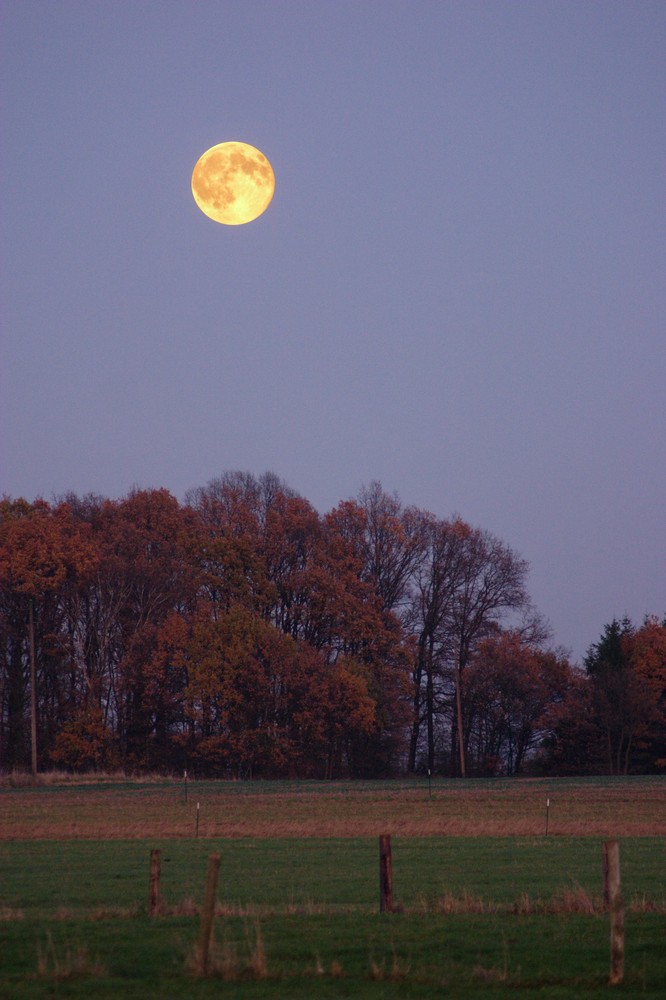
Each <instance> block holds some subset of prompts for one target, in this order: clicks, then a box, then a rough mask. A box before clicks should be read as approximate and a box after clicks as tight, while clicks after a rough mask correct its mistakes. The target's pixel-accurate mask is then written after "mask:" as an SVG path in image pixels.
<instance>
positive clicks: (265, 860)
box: [0, 778, 666, 1000]
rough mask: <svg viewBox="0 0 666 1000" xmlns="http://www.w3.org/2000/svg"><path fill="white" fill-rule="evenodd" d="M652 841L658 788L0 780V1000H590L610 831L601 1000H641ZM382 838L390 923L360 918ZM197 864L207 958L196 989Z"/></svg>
mask: <svg viewBox="0 0 666 1000" xmlns="http://www.w3.org/2000/svg"><path fill="white" fill-rule="evenodd" d="M547 797H549V798H550V811H549V833H548V836H546V835H545V800H546V798H547ZM197 802H199V803H200V810H199V812H200V820H199V836H198V837H194V835H193V834H194V833H195V824H196V803H197ZM442 826H448V829H449V831H452V830H453V829H454V827H455V830H456V835H452V833H451V832H449V833H448V834H447V832H446V830H442ZM525 827H528V828H529V829H528V830H527V831H526V830H525ZM665 827H666V780H664V779H660V778H650V779H629V780H622V779H614V780H607V779H606V780H592V779H588V780H578V781H576V780H571V781H551V782H536V781H535V782H513V783H512V782H479V783H476V782H470V783H468V784H466V785H460V784H456V783H444V782H442V783H440V782H437V783H433V789H432V798H430V796H429V791H428V785H427V782H426V783H423V782H405V783H402V782H401V783H397V784H396V783H390V782H387V783H383V782H372V783H363V784H361V783H359V784H354V783H339V784H337V783H336V784H334V785H325V784H316V783H302V784H298V783H287V782H285V783H277V784H274V785H271V784H266V783H259V782H257V783H233V784H225V783H206V784H204V783H201V784H194V785H192V784H190V785H189V787H188V790H187V802H186V801H185V789H184V786H183V785H182V784H178V783H174V782H171V783H170V782H153V783H147V784H143V783H136V782H122V781H117V782H106V783H104V784H83V785H76V786H73V785H64V784H63V785H59V784H51V785H44V786H41V787H36V788H28V787H26V788H11V787H7V786H5V787H4V788H2V789H0V997H1V998H3V1000H5V998H7V1000H10V998H11V1000H28V998H42V997H53V996H57V997H84V996H86V997H88V996H95V997H96V998H102V1000H103V998H107V997H109V998H111V997H117V996H123V997H128V998H131V997H137V998H139V997H142V998H158V997H159V998H166V997H168V998H171V997H173V998H176V1000H178V998H194V1000H197V998H199V997H201V998H204V997H213V996H220V995H222V996H230V997H234V998H239V1000H244V998H251V997H252V998H259V997H261V998H266V1000H273V998H278V997H279V998H283V997H287V998H291V997H294V998H301V997H303V998H306V997H307V998H314V1000H317V998H319V997H321V998H324V1000H326V998H328V997H331V998H333V997H335V998H338V997H368V998H370V1000H373V998H386V1000H392V998H412V997H413V998H417V997H418V998H429V997H444V996H447V997H456V998H464V997H469V998H477V997H478V998H480V997H493V998H495V997H517V996H521V997H531V996H534V995H536V994H538V996H539V997H544V998H546V1000H554V998H560V997H562V998H564V997H567V998H569V997H583V998H601V997H604V998H606V997H608V996H609V987H608V966H609V927H608V915H607V914H605V913H604V912H603V905H602V898H601V891H602V875H601V843H602V840H603V839H604V838H606V837H617V838H620V843H621V861H622V879H623V894H624V898H625V901H626V904H627V916H626V926H627V944H626V973H625V981H624V983H623V984H622V985H621V986H619V987H614V988H613V990H612V993H613V995H616V994H617V995H620V996H631V997H639V996H640V997H645V998H648V1000H650V998H654V1000H657V998H660V1000H662V998H663V997H664V996H666V949H665V948H664V942H665V941H666V840H664V833H665V832H666V829H665ZM383 832H390V833H391V834H392V835H393V874H394V897H395V899H396V901H397V904H398V907H399V912H397V913H394V914H382V915H380V914H379V913H378V844H377V835H378V834H379V833H383ZM151 848H159V849H160V850H161V852H162V903H163V907H162V912H161V914H160V916H159V917H156V918H150V917H149V916H148V913H147V901H148V868H149V852H150V849H151ZM212 852H217V853H219V854H220V856H221V868H220V879H219V886H218V894H217V898H218V907H217V912H218V916H217V920H216V926H215V938H216V944H215V952H214V955H213V963H212V964H213V975H212V976H211V977H209V978H206V979H201V978H197V977H196V976H195V975H194V973H193V971H192V968H191V959H192V956H193V954H194V950H195V947H196V942H197V936H198V930H199V919H198V915H197V914H198V907H199V904H200V903H201V900H202V897H203V888H204V879H205V873H206V864H207V858H208V855H209V854H210V853H212Z"/></svg>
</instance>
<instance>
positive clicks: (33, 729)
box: [28, 597, 37, 778]
mask: <svg viewBox="0 0 666 1000" xmlns="http://www.w3.org/2000/svg"><path fill="white" fill-rule="evenodd" d="M28 634H29V642H30V749H31V761H32V776H33V778H34V777H36V775H37V662H36V658H35V609H34V599H33V598H32V597H31V598H30V604H29V610H28Z"/></svg>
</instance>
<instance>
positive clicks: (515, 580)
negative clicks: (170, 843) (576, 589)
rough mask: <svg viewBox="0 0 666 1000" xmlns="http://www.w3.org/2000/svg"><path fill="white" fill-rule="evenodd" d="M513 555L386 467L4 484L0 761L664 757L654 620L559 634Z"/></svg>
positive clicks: (236, 769)
mask: <svg viewBox="0 0 666 1000" xmlns="http://www.w3.org/2000/svg"><path fill="white" fill-rule="evenodd" d="M527 575H528V566H527V564H526V562H525V561H524V560H523V559H521V558H520V556H519V555H517V554H516V553H515V552H514V551H513V550H512V549H511V548H509V546H507V545H506V544H505V543H504V542H502V541H501V540H500V539H498V538H496V537H495V536H494V535H492V534H491V533H490V532H488V531H484V530H482V529H480V528H475V527H472V526H470V525H469V524H468V523H466V522H465V521H464V520H462V518H460V517H457V516H456V517H452V518H448V519H442V518H439V517H436V516H435V515H433V514H431V513H429V512H427V511H423V510H420V509H418V508H415V507H410V506H405V505H404V504H403V503H402V501H401V500H400V499H399V497H398V496H397V495H395V494H388V493H386V492H385V491H384V490H383V489H382V487H381V485H380V484H379V483H372V484H371V485H370V486H368V487H364V488H363V489H361V491H360V492H359V494H358V496H357V497H355V498H354V499H350V500H346V501H343V502H341V503H339V504H338V505H337V506H336V507H335V508H333V509H332V510H331V511H329V512H328V513H326V514H324V515H321V514H319V513H318V512H317V511H316V510H315V508H314V507H313V506H312V505H311V504H310V503H309V502H308V501H307V500H306V499H305V498H303V497H302V496H300V495H298V494H297V493H296V492H294V491H293V490H291V489H290V488H289V487H288V486H287V485H286V484H285V483H284V482H282V481H281V480H280V479H279V478H278V477H277V476H275V475H273V474H272V473H266V474H265V475H263V476H261V477H259V478H257V477H254V476H252V475H250V474H246V473H240V472H228V473H225V474H223V475H222V476H221V477H219V478H217V479H214V480H212V481H211V482H209V483H208V484H207V485H206V486H205V487H201V488H198V489H195V490H193V491H191V492H190V493H189V494H188V495H187V496H186V498H185V502H184V503H180V502H179V501H178V500H177V499H176V498H175V497H173V496H172V495H171V494H170V493H169V492H168V491H166V490H164V489H158V490H135V491H133V492H132V493H130V494H129V495H128V496H127V497H125V498H123V499H120V500H110V499H107V498H103V497H98V496H86V497H78V496H75V495H67V496H65V497H62V498H60V499H58V500H54V501H53V502H51V503H47V502H46V501H44V500H36V501H34V502H28V501H26V500H24V499H11V498H8V497H5V498H4V499H3V500H2V501H0V767H1V768H2V769H5V770H11V769H30V768H32V770H33V771H36V770H37V769H38V768H39V769H42V768H52V767H59V768H65V769H71V770H95V769H104V770H114V769H124V770H126V771H132V772H143V771H161V772H165V773H179V772H182V771H183V770H185V769H188V770H189V771H190V773H192V772H194V773H196V774H199V775H201V776H218V777H248V776H266V777H279V776H293V777H318V778H337V777H343V776H354V777H370V776H379V775H391V774H400V773H405V772H421V773H426V772H430V773H432V774H435V773H440V774H445V775H452V776H463V777H466V776H478V775H485V776H493V775H499V774H506V775H514V774H521V773H558V774H579V773H583V774H584V773H605V772H607V773H612V774H616V773H628V772H629V771H632V770H641V771H651V770H652V771H654V770H658V769H659V768H663V767H665V766H666V742H665V739H664V723H665V722H666V627H665V625H664V623H663V622H659V621H658V620H657V619H656V618H648V619H646V620H645V622H643V623H642V624H641V625H640V626H639V627H635V626H634V625H633V624H632V623H631V622H629V621H626V620H624V621H622V622H618V621H613V622H611V623H610V624H609V625H607V626H606V627H605V630H604V632H603V635H602V636H601V638H600V640H599V642H597V643H596V644H594V645H592V646H591V647H590V652H589V654H588V656H587V658H586V660H585V664H584V667H583V668H579V667H577V666H575V665H573V664H572V663H571V662H570V660H569V658H568V657H567V655H566V654H565V653H564V652H563V651H561V650H556V649H553V648H551V646H550V645H549V638H550V637H549V630H548V628H547V627H546V625H545V624H544V621H543V619H542V618H541V617H540V615H539V614H538V613H537V612H536V610H535V609H534V607H533V606H532V603H531V601H530V598H529V594H528V590H527Z"/></svg>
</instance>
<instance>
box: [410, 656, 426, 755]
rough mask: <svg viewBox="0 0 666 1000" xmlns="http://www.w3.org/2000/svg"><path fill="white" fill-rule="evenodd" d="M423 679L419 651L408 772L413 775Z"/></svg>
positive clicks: (417, 743)
mask: <svg viewBox="0 0 666 1000" xmlns="http://www.w3.org/2000/svg"><path fill="white" fill-rule="evenodd" d="M422 678H423V663H422V661H421V651H420V649H419V654H418V660H417V663H416V672H415V674H414V699H413V712H414V716H413V719H412V735H411V737H410V740H409V761H408V764H407V767H408V770H409V771H411V772H412V773H413V772H414V771H415V770H416V753H417V750H418V745H419V735H420V733H421V680H422Z"/></svg>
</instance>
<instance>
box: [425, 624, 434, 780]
mask: <svg viewBox="0 0 666 1000" xmlns="http://www.w3.org/2000/svg"><path fill="white" fill-rule="evenodd" d="M426 671H427V672H426V715H427V725H428V770H429V771H430V773H431V774H432V773H433V771H434V770H435V720H434V711H435V693H434V682H433V676H432V644H431V647H430V649H429V650H428V663H427V667H426Z"/></svg>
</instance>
